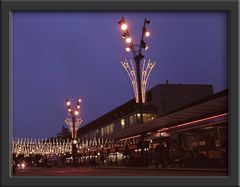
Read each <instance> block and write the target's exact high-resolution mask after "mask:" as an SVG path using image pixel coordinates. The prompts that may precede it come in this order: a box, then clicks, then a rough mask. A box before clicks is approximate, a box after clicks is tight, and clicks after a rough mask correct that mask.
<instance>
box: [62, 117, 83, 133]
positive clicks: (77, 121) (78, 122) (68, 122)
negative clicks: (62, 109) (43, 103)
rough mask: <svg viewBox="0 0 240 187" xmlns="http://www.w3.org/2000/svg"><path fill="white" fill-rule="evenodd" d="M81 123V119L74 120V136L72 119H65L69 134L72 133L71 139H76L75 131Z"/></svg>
mask: <svg viewBox="0 0 240 187" xmlns="http://www.w3.org/2000/svg"><path fill="white" fill-rule="evenodd" d="M82 122H83V120H82V119H81V118H76V120H75V134H73V122H72V119H70V118H66V119H65V123H66V124H67V126H68V127H69V129H70V131H71V133H72V137H77V130H78V129H79V127H80V125H81V123H82Z"/></svg>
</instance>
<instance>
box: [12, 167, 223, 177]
mask: <svg viewBox="0 0 240 187" xmlns="http://www.w3.org/2000/svg"><path fill="white" fill-rule="evenodd" d="M14 176H227V172H226V170H224V169H191V168H190V169H187V168H182V169H177V168H167V169H154V168H91V167H79V168H31V167H27V168H25V169H17V170H16V174H15V175H14Z"/></svg>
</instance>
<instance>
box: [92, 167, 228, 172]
mask: <svg viewBox="0 0 240 187" xmlns="http://www.w3.org/2000/svg"><path fill="white" fill-rule="evenodd" d="M96 169H113V170H159V171H199V172H201V171H202V172H227V171H228V170H227V168H184V167H167V168H161V167H158V168H155V167H154V166H149V167H126V166H104V167H101V168H100V167H96Z"/></svg>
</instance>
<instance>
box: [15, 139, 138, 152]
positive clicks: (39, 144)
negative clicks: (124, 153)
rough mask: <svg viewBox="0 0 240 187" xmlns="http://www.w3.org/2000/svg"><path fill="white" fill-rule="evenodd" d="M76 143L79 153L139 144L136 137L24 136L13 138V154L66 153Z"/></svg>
mask: <svg viewBox="0 0 240 187" xmlns="http://www.w3.org/2000/svg"><path fill="white" fill-rule="evenodd" d="M73 141H74V143H75V144H76V146H77V149H78V153H79V154H82V153H88V152H89V153H91V152H96V151H101V150H107V149H111V148H116V147H125V146H129V145H134V144H138V143H139V142H138V141H136V140H135V138H132V139H128V140H111V139H103V138H101V139H100V138H98V139H96V138H94V139H90V140H85V139H80V138H78V139H74V140H70V139H66V140H64V139H63V140H60V139H55V138H54V139H38V140H36V141H35V140H34V141H31V140H29V139H23V138H21V139H20V138H12V154H15V155H16V156H18V155H24V156H31V155H42V156H44V155H52V156H54V155H58V156H59V155H66V154H70V153H71V150H72V143H73Z"/></svg>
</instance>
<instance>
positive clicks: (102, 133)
mask: <svg viewBox="0 0 240 187" xmlns="http://www.w3.org/2000/svg"><path fill="white" fill-rule="evenodd" d="M103 135H104V131H103V128H101V136H103Z"/></svg>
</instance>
